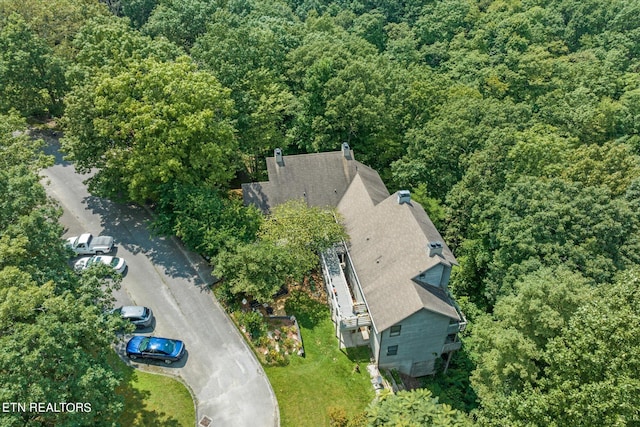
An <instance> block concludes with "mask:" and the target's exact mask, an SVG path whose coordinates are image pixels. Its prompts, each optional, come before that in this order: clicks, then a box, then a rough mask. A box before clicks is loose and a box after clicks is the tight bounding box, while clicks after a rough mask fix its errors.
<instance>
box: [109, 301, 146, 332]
mask: <svg viewBox="0 0 640 427" xmlns="http://www.w3.org/2000/svg"><path fill="white" fill-rule="evenodd" d="M115 311H118V312H120V316H122V318H123V319H127V320H129V321H130V322H131V323H133V324H134V325H136V327H138V328H148V327H149V326H151V323H152V322H153V312H152V311H151V309H150V308H149V307H142V306H139V305H126V306H124V307H120V308H118V309H116V310H115Z"/></svg>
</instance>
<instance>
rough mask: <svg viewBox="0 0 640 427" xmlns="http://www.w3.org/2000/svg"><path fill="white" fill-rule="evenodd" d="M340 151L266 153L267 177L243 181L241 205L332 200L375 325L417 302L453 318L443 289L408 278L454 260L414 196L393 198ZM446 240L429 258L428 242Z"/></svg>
mask: <svg viewBox="0 0 640 427" xmlns="http://www.w3.org/2000/svg"><path fill="white" fill-rule="evenodd" d="M349 154H350V155H349V156H348V157H345V156H344V154H343V152H342V151H337V152H335V151H334V152H329V153H315V154H300V155H293V156H284V165H283V166H280V165H277V164H276V161H275V158H274V157H269V158H268V159H267V171H268V175H269V181H267V182H257V183H251V184H243V186H242V189H243V198H244V202H245V204H249V203H251V204H254V205H256V206H258V207H259V208H260V209H262V210H263V211H264V212H268V211H269V210H270V208H271V207H273V206H277V205H279V204H282V203H284V202H286V201H287V200H292V199H300V198H303V199H305V200H306V201H307V203H308V204H309V205H310V206H332V207H337V208H338V211H339V212H340V213H341V214H342V216H343V218H344V221H345V227H346V230H347V233H348V234H349V236H350V242H349V251H350V255H351V259H352V261H353V263H354V267H355V269H356V272H357V274H358V278H359V280H360V285H361V286H362V290H363V292H364V294H365V299H366V301H367V305H368V306H369V310H370V315H371V318H372V319H373V322H374V323H375V325H376V328H377V329H378V330H384V329H387V328H388V327H390V326H392V325H394V324H396V323H398V322H400V321H402V320H403V319H405V318H406V317H408V316H410V315H412V314H413V313H415V312H417V311H418V310H421V309H427V310H430V311H434V312H436V313H440V314H442V315H445V316H448V317H451V318H453V319H458V318H459V317H458V313H457V311H456V309H455V308H454V306H453V304H452V301H451V300H450V298H449V297H448V296H447V295H446V293H445V292H444V291H443V290H442V289H440V288H437V287H432V286H429V285H420V284H418V283H416V282H414V281H413V280H412V278H413V277H415V276H417V275H418V274H420V273H421V272H423V271H425V270H427V269H429V268H431V267H433V266H435V265H436V264H438V263H443V264H445V265H451V264H457V262H456V259H455V257H454V256H453V254H452V253H451V251H450V250H449V248H448V247H447V246H446V244H444V242H443V240H442V236H441V235H440V233H439V232H438V230H437V229H436V228H435V226H434V225H433V223H432V222H431V220H430V219H429V216H428V215H427V213H426V212H425V211H424V209H423V208H422V206H420V204H419V203H416V202H411V203H409V204H406V203H405V204H401V205H400V204H398V202H397V197H396V195H395V194H394V195H390V194H389V191H388V190H387V188H386V186H385V185H384V183H383V182H382V180H381V179H380V176H379V175H378V173H377V172H376V171H375V170H373V169H371V168H370V167H368V166H365V165H363V164H362V163H360V162H358V161H356V160H354V156H353V152H350V153H349ZM434 241H439V242H443V253H442V256H434V257H429V256H428V253H427V245H428V243H429V242H434Z"/></svg>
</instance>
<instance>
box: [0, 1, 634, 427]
mask: <svg viewBox="0 0 640 427" xmlns="http://www.w3.org/2000/svg"><path fill="white" fill-rule="evenodd" d="M104 3H107V4H108V6H109V8H107V7H106V6H105V4H104ZM109 10H110V11H111V12H113V13H115V14H122V15H124V16H123V17H122V18H120V17H114V16H109ZM639 12H640V2H638V1H637V0H629V1H605V0H588V1H578V0H548V1H529V0H525V1H515V2H514V1H505V0H468V1H467V0H433V1H428V2H424V1H413V0H412V1H405V2H390V1H383V0H380V1H368V2H346V1H328V0H266V1H260V2H258V1H253V0H239V1H233V2H211V1H204V0H120V1H102V2H99V1H96V0H82V1H69V0H55V1H51V2H48V3H47V5H46V7H44V6H42V4H41V2H36V1H34V0H22V1H17V0H7V1H3V2H0V47H2V49H0V113H2V114H5V115H6V114H11V116H10V117H9V118H7V117H5V118H3V120H2V121H0V133H2V135H3V138H4V139H3V144H6V146H7V147H9V146H10V147H11V148H6V149H5V150H6V151H4V152H3V156H2V158H0V162H2V164H3V165H5V166H6V167H4V168H2V169H1V170H2V172H0V181H1V182H2V183H3V184H2V185H4V187H3V191H7V192H9V191H13V192H11V193H6V194H12V195H15V196H11V197H6V198H3V199H2V201H1V203H0V204H1V205H2V206H1V207H2V209H1V210H2V212H0V221H1V222H2V228H1V230H2V233H3V235H2V240H0V254H2V258H0V264H1V265H2V266H4V265H5V264H2V263H7V264H6V265H7V266H9V265H11V266H13V267H15V268H18V269H19V270H20V272H21V273H26V274H29V275H30V277H31V280H34V281H35V282H36V283H37V284H38V286H42V285H43V284H44V283H46V282H47V280H53V279H51V277H53V276H56V275H57V276H56V277H59V278H60V280H55V281H54V283H55V286H56V292H58V290H60V291H62V290H63V289H66V290H70V291H71V290H73V289H75V286H76V285H75V284H74V282H73V280H71V279H69V278H66V276H65V274H64V272H63V269H62V267H60V265H58V264H57V262H58V261H57V260H58V259H59V258H60V257H62V256H63V254H62V253H58V252H57V249H56V250H55V251H54V253H53V254H52V255H51V256H50V257H47V260H46V261H44V260H43V263H45V264H46V263H48V264H46V265H44V264H43V265H42V266H40V265H39V266H38V267H35V266H34V265H32V264H30V261H29V260H28V259H27V258H25V257H26V254H42V253H43V251H44V250H45V248H46V244H43V245H42V246H40V245H39V244H35V243H30V242H29V241H28V239H27V238H26V234H25V233H24V230H25V229H27V228H38V229H41V230H43V233H44V234H45V235H46V236H45V237H43V242H51V241H53V240H55V239H56V238H57V237H56V236H57V233H58V230H57V228H56V226H55V225H54V224H55V218H56V215H58V212H57V210H56V208H55V207H54V206H51V205H50V204H48V203H47V201H46V198H45V197H44V194H43V193H42V191H41V190H40V189H38V183H37V181H38V180H37V177H36V176H34V175H33V174H32V172H33V171H34V170H37V169H38V167H40V165H43V164H45V163H46V159H45V158H43V157H42V156H40V155H38V154H36V152H35V151H33V150H32V149H33V148H34V145H33V144H36V143H34V142H30V141H28V138H26V137H25V136H24V135H19V134H16V135H14V134H13V132H14V130H16V129H23V127H24V122H20V123H22V124H19V125H15V123H17V122H16V121H17V120H19V119H18V117H17V116H18V115H20V116H22V117H25V118H30V119H31V120H36V121H37V120H40V119H42V118H43V117H49V116H53V117H55V118H56V119H57V118H60V123H62V124H63V125H64V130H65V132H66V134H65V142H64V148H65V149H66V150H67V153H68V155H69V159H72V160H73V161H74V162H75V164H76V167H77V168H78V170H80V171H82V172H92V173H95V174H94V175H92V176H91V177H90V178H89V186H90V190H91V191H92V192H93V193H95V194H100V195H106V196H108V197H111V198H114V199H118V200H126V201H133V202H137V203H150V204H152V205H153V207H154V208H156V212H157V213H158V218H157V230H158V231H161V232H164V233H174V234H177V235H179V236H180V237H181V238H182V239H183V240H184V241H185V243H187V244H188V245H189V247H191V248H194V249H196V250H198V251H201V252H202V253H204V254H205V255H207V256H213V257H216V256H217V257H219V259H218V261H219V266H218V269H219V272H222V273H224V276H225V277H226V278H228V280H229V283H231V284H232V288H233V290H234V291H235V292H243V291H247V292H251V293H254V294H255V295H256V296H257V297H258V298H259V299H261V300H268V299H269V298H270V296H271V295H272V294H273V292H274V289H277V286H279V285H280V284H282V283H284V282H286V281H287V280H290V279H291V278H292V277H294V276H295V277H298V276H299V275H300V274H301V272H303V271H307V269H308V268H310V266H311V265H312V264H313V256H312V254H314V252H316V251H317V250H318V247H317V246H315V243H313V242H322V241H323V240H322V239H323V238H324V237H327V236H332V238H333V237H337V236H338V234H339V233H333V231H332V232H330V233H329V234H328V235H327V236H317V235H313V233H310V232H311V231H317V230H309V229H306V228H304V224H317V222H316V219H318V220H319V219H320V216H315V215H316V214H317V212H316V213H313V214H310V216H307V214H308V212H307V213H305V214H304V215H300V216H298V213H300V212H303V211H304V209H298V208H295V209H294V208H293V207H291V206H288V207H287V208H283V210H287V209H289V210H291V209H293V210H294V211H296V212H297V213H296V215H294V216H291V217H290V218H292V220H291V221H288V219H285V218H280V219H278V220H277V221H276V220H275V218H278V216H277V215H278V213H277V212H275V211H274V215H273V216H272V217H270V218H268V219H266V220H265V221H264V222H261V220H260V219H258V215H257V214H256V212H255V211H251V210H246V209H245V208H244V207H241V206H240V203H239V200H238V199H236V198H234V197H235V196H230V195H229V191H228V190H229V189H230V187H237V186H239V183H240V182H244V181H248V180H252V181H255V180H261V179H263V178H264V176H265V172H266V170H265V165H264V162H263V157H264V156H266V155H267V154H268V153H270V152H271V151H272V150H273V149H274V148H276V147H281V148H283V149H284V150H285V152H287V153H290V154H300V153H311V152H316V151H327V150H335V149H337V147H339V146H340V144H341V143H342V142H348V143H349V144H350V146H351V147H352V148H353V149H354V152H355V155H356V158H357V159H358V160H359V161H362V162H364V163H365V164H367V165H368V166H371V167H374V168H375V169H376V170H378V171H379V173H380V175H381V177H382V178H383V180H384V181H385V183H386V184H387V185H388V187H389V189H390V190H391V191H395V190H398V189H408V190H411V191H412V192H413V194H415V195H416V200H418V201H420V202H421V203H424V204H425V205H426V206H425V207H426V209H427V211H428V212H429V214H430V215H432V216H433V219H434V220H435V221H436V222H437V224H438V226H439V228H440V231H441V232H442V235H443V237H444V239H445V240H446V241H447V243H448V245H449V246H450V247H451V248H452V250H453V252H454V253H455V254H456V257H457V259H458V260H459V263H460V268H457V269H454V271H453V273H452V277H451V282H450V288H451V290H452V291H453V292H454V293H455V294H456V297H457V298H458V299H460V300H461V301H464V302H465V305H466V308H465V310H468V311H470V312H472V313H473V315H472V316H468V317H469V318H470V321H471V324H470V325H469V328H468V329H467V332H466V334H467V337H465V345H464V347H463V350H462V351H463V352H466V353H465V359H464V360H466V361H469V363H468V364H461V365H465V366H467V365H473V364H474V363H475V364H476V365H475V366H476V367H475V369H474V367H473V366H471V368H465V369H467V370H468V371H475V372H473V373H471V372H457V373H456V375H466V376H467V377H469V376H470V377H471V378H472V383H473V387H474V390H475V391H476V393H477V396H478V402H476V403H477V404H478V405H479V409H478V410H477V412H476V413H474V416H475V417H476V419H477V420H478V422H479V423H481V424H486V425H502V424H504V422H505V420H508V422H509V423H510V424H511V425H552V424H553V423H554V422H557V424H558V425H563V424H564V425H568V424H575V423H577V421H576V420H577V418H578V417H579V416H581V415H583V416H585V423H593V422H595V423H598V422H601V423H606V424H611V425H625V424H633V423H634V422H636V421H637V419H638V416H637V414H636V413H635V412H634V410H635V409H634V408H635V407H637V405H635V406H634V407H632V405H631V404H629V403H625V402H623V401H622V399H621V398H619V397H620V395H621V393H622V391H621V390H627V389H628V390H631V391H634V390H635V387H636V383H635V382H634V381H635V377H634V376H633V375H632V371H631V370H630V369H627V368H628V367H629V366H633V360H634V359H633V358H632V357H630V356H629V364H628V365H625V363H624V362H623V361H622V360H623V359H622V356H620V358H617V356H618V355H613V353H614V350H613V349H612V350H611V354H612V356H611V357H610V358H609V359H608V360H607V362H608V363H609V365H608V368H607V369H605V368H604V367H603V366H604V362H603V361H604V360H605V358H604V356H598V358H594V360H593V361H591V363H587V362H584V361H582V360H578V359H577V357H578V356H577V355H575V356H572V355H571V354H569V353H568V351H569V350H567V351H564V350H563V349H562V348H561V347H562V346H565V347H566V348H567V349H571V351H572V352H577V353H576V354H579V352H582V353H584V354H591V353H592V352H593V351H595V350H597V349H599V348H601V347H602V348H604V338H602V336H604V335H605V334H606V333H611V334H612V335H614V336H615V337H618V335H620V337H619V339H620V340H624V339H626V338H627V337H626V336H624V333H626V332H623V331H614V330H613V329H611V328H613V327H614V326H620V325H621V324H622V321H623V320H629V319H630V318H631V317H630V316H631V315H632V312H631V314H630V313H629V312H628V311H625V310H619V311H618V312H614V311H613V310H612V309H611V308H610V307H608V306H607V304H606V301H605V299H606V298H610V299H611V300H612V301H619V302H620V303H621V304H622V302H621V301H622V300H623V299H624V298H623V297H622V296H621V295H623V294H624V295H627V297H628V299H627V303H626V304H628V305H631V306H633V307H635V306H637V305H638V304H637V295H636V294H634V293H633V292H631V291H629V292H630V293H628V294H625V292H627V291H625V290H624V289H625V288H624V287H625V286H632V285H629V284H627V285H623V284H622V283H623V282H625V283H626V282H628V283H635V282H634V280H635V279H633V277H634V276H633V274H635V273H633V271H635V268H636V267H637V264H638V262H639V261H640V260H639V259H638V254H639V253H640V238H639V237H640V236H639V235H638V221H639V220H640V217H639V216H638V215H639V214H638V213H639V212H640V210H639V208H640V167H639V166H638V165H639V162H638V160H639V158H638V156H639V155H640V89H638V87H639V85H640V73H639V71H638V70H639V67H638V66H639V64H640V18H638V17H640V13H639ZM36 145H37V144H36ZM5 154H6V155H5ZM43 162H44V163H43ZM5 189H6V190H5ZM12 215H14V216H12ZM16 218H17V219H16ZM285 223H286V224H287V227H288V228H291V229H293V230H296V233H297V234H295V235H288V234H287V233H286V232H285V231H284V230H285V229H286V228H287V227H283V226H282V225H283V224H285ZM323 223H324V222H323ZM299 224H303V226H302V228H301V227H299V226H298V225H299ZM256 233H257V237H256ZM332 238H331V239H332ZM317 239H319V240H317ZM331 239H329V240H331ZM323 244H324V243H323ZM214 259H216V258H214ZM247 261H250V262H247ZM286 263H290V264H288V265H286V266H284V264H286ZM262 268H264V269H266V270H267V271H272V272H273V276H270V277H265V276H264V274H262V275H261V274H260V273H259V272H260V271H263V270H261V269H262ZM625 272H627V273H626V274H627V275H626V276H625ZM12 274H13V273H12ZM234 274H235V276H234ZM625 277H626V279H625ZM47 278H49V279H47ZM45 279H47V280H45ZM545 281H546V282H548V283H549V284H554V285H555V287H549V286H548V285H545V283H544V282H545ZM606 292H614V294H607V293H606ZM615 292H618V294H615ZM56 295H59V294H58V293H56ZM544 295H547V299H548V301H545V297H544ZM584 295H590V296H593V298H594V299H593V301H592V302H591V305H590V304H589V303H588V302H585V301H583V296H584ZM605 295H606V296H605ZM634 298H635V299H634ZM510 307H512V308H514V309H513V310H511V309H510ZM515 307H517V310H515ZM596 310H602V313H605V312H606V313H607V314H606V315H605V314H602V313H598V312H596ZM582 312H583V313H585V314H588V315H585V316H578V315H577V314H576V313H582ZM589 316H591V317H589ZM625 316H626V317H625ZM587 319H591V320H589V321H587ZM589 322H591V323H589ZM636 323H637V322H636ZM533 325H535V327H534V326H533ZM580 328H590V331H591V332H592V333H585V332H582V330H581V329H580ZM620 328H621V329H624V328H622V327H620ZM626 330H627V329H625V330H624V331H626ZM629 330H632V329H629ZM598 334H600V335H598ZM616 334H618V335H616ZM628 338H629V339H628V340H627V341H625V342H624V343H621V344H620V345H619V348H622V349H624V354H627V355H630V354H632V353H634V352H635V353H638V350H639V348H638V346H637V341H634V340H633V339H632V337H628ZM616 339H618V338H616ZM612 340H613V339H612ZM614 341H615V340H614ZM467 342H468V343H467ZM474 342H475V343H474ZM615 342H616V343H618V341H615ZM477 343H482V345H479V344H477ZM554 346H555V347H554ZM625 346H626V347H625ZM552 348H553V349H554V353H553V354H552V352H551V349H552ZM622 354H623V353H620V355H622ZM583 362H584V363H583ZM572 364H581V365H580V366H579V367H578V366H577V365H576V366H574V365H572ZM453 365H455V363H454V364H453ZM583 367H584V369H587V370H590V371H588V372H587V371H583V370H582V369H583ZM574 368H575V369H574ZM605 371H606V372H605ZM609 372H611V375H608V373H609ZM596 374H597V375H596ZM615 375H618V376H617V377H616V376H615ZM464 383H465V382H460V384H464ZM616 386H619V387H618V388H617V389H616ZM561 387H570V389H571V391H572V392H570V393H566V394H563V393H561V392H560V391H559V390H560V389H561ZM447 394H449V393H447ZM463 394H464V393H463V392H460V393H450V395H463ZM590 395H591V396H605V395H607V398H604V397H603V398H602V399H592V400H591V402H590V403H587V396H590ZM609 397H611V398H610V399H608V398H609ZM447 403H451V404H452V405H456V407H460V408H462V407H464V408H468V407H470V406H468V405H467V404H468V402H463V403H461V402H458V403H456V402H447ZM589 405H591V406H589ZM614 405H617V406H614ZM471 406H473V405H471ZM570 407H575V408H577V409H575V410H569V409H568V408H570ZM590 409H593V411H592V412H590ZM585 414H594V415H593V417H594V418H588V417H587V416H586V415H585ZM595 417H600V418H595ZM556 420H557V421H556Z"/></svg>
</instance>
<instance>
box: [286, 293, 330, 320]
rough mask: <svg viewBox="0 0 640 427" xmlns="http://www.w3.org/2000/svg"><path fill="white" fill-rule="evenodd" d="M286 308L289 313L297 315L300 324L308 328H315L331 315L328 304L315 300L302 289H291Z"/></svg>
mask: <svg viewBox="0 0 640 427" xmlns="http://www.w3.org/2000/svg"><path fill="white" fill-rule="evenodd" d="M284 309H285V311H286V313H287V315H294V316H296V320H297V321H298V324H299V325H300V326H302V327H303V328H306V329H313V328H314V327H315V326H316V325H317V324H318V323H320V322H321V321H322V320H324V319H325V318H326V317H327V316H329V310H328V308H327V305H326V304H323V303H321V302H319V301H316V300H314V299H313V298H311V297H310V296H309V295H308V294H307V293H306V292H303V291H301V290H293V291H291V293H290V295H289V297H288V298H287V301H286V302H285V304H284Z"/></svg>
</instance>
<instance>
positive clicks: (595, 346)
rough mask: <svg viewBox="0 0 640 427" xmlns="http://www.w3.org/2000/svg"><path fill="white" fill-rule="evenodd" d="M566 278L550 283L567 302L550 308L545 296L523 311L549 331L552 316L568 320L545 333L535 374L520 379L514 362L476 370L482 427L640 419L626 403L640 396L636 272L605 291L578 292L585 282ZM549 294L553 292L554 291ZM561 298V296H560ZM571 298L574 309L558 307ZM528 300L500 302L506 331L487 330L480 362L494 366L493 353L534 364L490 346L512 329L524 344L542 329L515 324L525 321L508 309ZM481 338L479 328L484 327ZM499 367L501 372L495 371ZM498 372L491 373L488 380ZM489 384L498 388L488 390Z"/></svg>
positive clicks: (523, 355) (603, 288)
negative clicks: (635, 320) (633, 397)
mask: <svg viewBox="0 0 640 427" xmlns="http://www.w3.org/2000/svg"><path fill="white" fill-rule="evenodd" d="M542 277H543V276H540V278H542ZM561 277H562V276H557V278H561ZM565 279H569V280H570V281H569V282H566V281H565ZM565 279H563V280H562V281H560V282H559V281H553V280H552V282H553V283H555V285H556V286H559V289H561V293H565V296H564V297H561V298H560V299H556V298H555V297H552V298H551V299H550V300H549V301H548V302H547V301H544V299H545V295H544V292H543V293H541V294H540V296H539V297H536V298H534V300H533V301H532V302H533V304H527V305H525V306H523V305H520V306H521V308H525V311H524V313H525V316H529V315H531V314H533V315H534V316H535V318H537V319H539V320H540V321H541V322H542V323H543V324H545V325H546V326H551V325H553V323H555V322H551V323H550V322H549V321H548V319H547V316H548V315H550V319H551V320H553V319H557V320H559V319H562V321H561V322H560V323H556V324H555V326H554V327H553V328H552V329H548V328H545V329H546V331H547V332H552V333H551V334H548V335H547V336H546V337H545V341H546V343H545V344H544V346H542V347H537V350H538V351H537V352H536V356H537V359H536V360H535V362H536V363H535V365H536V367H537V373H536V375H521V371H519V370H517V369H514V366H515V365H514V364H513V363H512V364H508V363H502V364H501V363H495V362H491V363H489V364H478V367H479V369H478V371H477V372H476V373H474V376H473V382H474V386H475V387H477V390H479V391H480V393H479V394H480V395H481V403H482V405H481V408H480V410H478V411H477V412H476V413H475V415H476V418H477V419H478V422H479V424H480V425H491V426H499V425H505V424H508V425H514V426H525V425H528V426H563V425H575V424H587V425H596V424H598V425H599V424H602V425H629V424H633V422H634V420H636V419H638V417H639V416H640V413H639V410H638V408H637V405H633V403H631V402H630V401H629V399H628V396H629V395H630V394H629V393H631V395H632V394H634V393H637V392H638V391H639V390H640V382H639V381H638V379H637V375H636V374H635V372H636V371H637V369H638V363H639V360H638V357H636V354H637V350H638V348H640V342H639V341H638V338H637V332H638V331H637V330H636V329H637V325H636V323H635V322H633V321H632V320H631V319H633V318H634V317H635V316H637V304H636V303H635V302H636V299H637V292H638V284H639V281H638V272H637V270H636V269H632V270H629V271H627V272H625V273H623V274H621V275H620V276H619V277H618V278H617V280H616V281H615V282H614V283H613V284H606V285H600V286H598V287H597V288H596V289H592V290H587V292H586V293H585V292H584V290H585V289H584V287H583V286H582V285H581V286H579V287H578V288H576V287H575V283H580V280H578V282H572V280H573V279H571V277H570V276H566V274H565ZM562 282H564V285H561V283H562ZM537 287H539V289H540V290H542V289H543V288H544V285H543V284H542V282H540V283H539V284H538V285H537ZM551 288H553V286H551V287H549V288H548V290H551ZM530 289H532V288H530ZM580 289H582V291H581V290H580ZM587 289H588V288H587ZM560 295H561V294H560V293H558V292H555V296H556V297H557V296H560ZM567 297H569V300H568V301H566V302H567V303H568V304H566V305H564V304H559V303H561V302H563V301H565V300H566V298H567ZM527 299H528V297H520V296H517V295H514V296H513V300H512V301H504V303H503V302H502V301H500V302H499V304H501V305H502V306H503V307H505V308H506V309H507V310H506V311H505V312H503V313H502V314H500V315H499V316H500V318H501V320H499V321H498V324H497V325H495V326H498V325H502V327H503V328H501V327H500V326H498V328H499V329H498V330H496V329H495V328H491V329H490V330H483V332H482V336H483V337H485V338H489V337H490V336H493V338H489V341H486V340H480V342H484V344H483V345H480V346H479V347H478V348H479V349H481V350H480V351H482V353H483V356H482V359H481V360H482V362H487V361H488V360H491V356H490V353H492V352H493V353H494V355H499V360H501V361H503V362H506V361H507V360H508V359H511V360H514V361H520V363H522V362H524V361H525V360H527V359H528V357H529V355H528V354H527V353H524V352H521V353H520V354H519V355H518V354H517V352H516V351H514V349H515V348H516V347H515V346H514V347H513V348H512V349H507V348H501V349H497V348H496V347H494V346H493V344H492V343H496V342H498V341H500V340H501V339H502V338H501V336H502V335H503V334H504V333H505V332H510V333H512V332H513V331H514V330H520V331H522V332H523V335H522V336H521V337H520V339H519V340H518V342H522V339H523V337H527V336H530V332H526V331H527V330H529V331H532V330H535V329H536V328H535V327H534V328H533V329H532V328H531V326H534V325H532V324H530V323H529V321H526V322H525V323H524V324H523V325H524V328H523V329H518V328H519V326H517V325H514V322H513V321H512V320H509V319H510V318H513V319H516V322H518V321H519V319H521V318H522V316H521V314H518V313H521V312H519V311H518V310H516V309H512V308H510V307H509V308H507V306H508V305H509V304H510V303H511V302H513V301H517V300H520V301H522V302H525V301H526V300H527ZM581 300H582V301H581ZM540 308H544V310H540ZM549 310H550V311H549ZM558 315H560V316H558ZM503 322H506V323H503ZM628 322H631V323H628ZM508 323H510V324H511V326H510V327H509V326H507V324H508ZM527 324H528V326H526V325H527ZM500 329H502V332H501V331H500ZM475 331H477V332H480V331H481V329H480V328H479V327H478V328H476V329H475ZM534 338H535V337H534ZM538 338H540V336H538ZM478 344H479V343H478ZM529 360H530V361H531V359H529ZM515 363H516V364H517V363H518V362H515ZM497 367H500V368H501V369H495V368H497ZM492 370H493V371H494V372H493V374H491V375H488V376H485V374H488V373H489V371H492ZM481 372H482V374H481ZM499 372H502V374H499ZM505 374H510V375H507V376H505ZM496 375H497V376H496ZM489 378H493V379H494V380H495V382H494V383H493V384H490V383H489V382H488V381H489ZM480 384H483V385H480Z"/></svg>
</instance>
